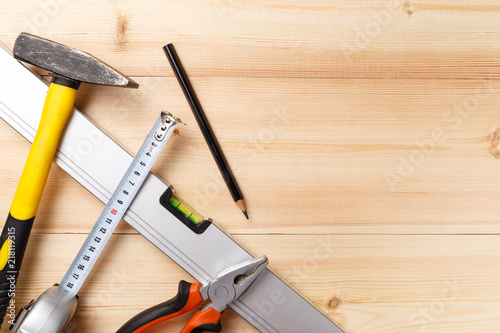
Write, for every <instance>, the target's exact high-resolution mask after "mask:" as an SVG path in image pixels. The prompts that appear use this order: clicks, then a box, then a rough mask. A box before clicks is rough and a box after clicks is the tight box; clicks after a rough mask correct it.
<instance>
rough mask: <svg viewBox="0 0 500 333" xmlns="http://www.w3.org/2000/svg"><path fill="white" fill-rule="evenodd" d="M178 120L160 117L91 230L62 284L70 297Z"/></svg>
mask: <svg viewBox="0 0 500 333" xmlns="http://www.w3.org/2000/svg"><path fill="white" fill-rule="evenodd" d="M178 123H182V121H181V120H180V119H178V118H176V117H174V116H173V115H171V114H170V113H168V112H162V113H161V115H160V116H159V117H158V120H157V121H156V123H155V125H154V126H153V128H152V129H151V132H149V134H148V137H147V138H146V140H145V141H144V143H143V144H142V147H141V148H140V149H139V152H138V153H137V155H136V156H135V158H134V160H133V161H132V163H131V164H130V166H129V168H128V170H127V172H126V173H125V175H124V176H123V178H122V180H121V181H120V184H119V185H118V187H117V188H116V189H115V192H114V193H113V195H112V196H111V199H110V200H109V202H108V204H107V205H106V207H105V208H104V210H103V211H102V213H101V215H100V216H99V218H98V219H97V222H96V223H95V225H94V227H93V228H92V230H91V231H90V233H89V235H88V237H87V239H86V240H85V243H84V244H83V246H82V247H81V249H80V252H78V255H77V256H76V258H75V259H74V260H73V263H72V264H71V266H70V268H69V269H68V271H67V272H66V274H65V275H64V278H63V279H62V281H61V283H60V284H59V289H62V290H63V291H64V292H66V293H67V294H68V295H69V296H76V294H77V293H78V291H79V290H80V288H81V287H82V285H83V282H84V281H85V279H86V278H87V276H88V275H89V273H90V271H91V270H92V267H93V266H94V264H95V262H96V261H97V258H99V255H100V254H101V252H102V250H103V249H104V246H105V245H106V243H107V242H108V240H109V238H110V237H111V234H112V233H113V231H114V230H115V228H116V226H117V225H118V223H119V222H120V220H121V219H122V218H123V216H124V215H125V212H126V211H127V209H128V207H129V206H130V204H131V202H132V200H133V199H134V197H135V195H136V194H137V192H138V191H139V188H140V187H141V185H142V183H143V182H144V180H145V179H146V177H147V175H148V174H149V172H150V170H151V168H152V167H153V164H154V162H155V161H156V158H157V157H158V155H159V154H160V152H161V150H162V149H163V147H164V146H165V144H166V143H167V141H168V139H169V138H170V135H171V134H172V132H173V131H174V128H175V126H176V125H177V124H178Z"/></svg>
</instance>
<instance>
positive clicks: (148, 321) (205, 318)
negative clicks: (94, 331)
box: [116, 281, 222, 333]
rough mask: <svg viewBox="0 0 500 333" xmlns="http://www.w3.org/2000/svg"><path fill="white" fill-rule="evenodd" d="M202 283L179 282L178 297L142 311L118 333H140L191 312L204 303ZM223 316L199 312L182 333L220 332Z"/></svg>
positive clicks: (206, 311)
mask: <svg viewBox="0 0 500 333" xmlns="http://www.w3.org/2000/svg"><path fill="white" fill-rule="evenodd" d="M202 286H203V285H202V284H201V283H194V284H191V283H189V282H186V281H181V282H179V290H178V292H177V295H176V296H174V297H173V298H172V299H170V300H168V301H166V302H163V303H160V304H158V305H155V306H153V307H151V308H149V309H147V310H144V311H142V312H141V313H139V314H138V315H136V316H135V317H133V318H132V319H130V320H129V321H127V322H126V323H125V324H124V325H123V326H122V327H121V328H120V329H119V330H118V331H117V332H116V333H140V332H144V331H145V330H147V329H148V328H151V327H153V326H155V325H156V324H159V323H161V322H163V321H165V320H168V319H172V318H175V317H178V316H180V315H183V314H185V313H186V312H189V311H191V310H192V309H194V308H195V307H197V306H198V305H199V304H200V303H201V302H203V296H202V294H201V292H200V289H201V288H202ZM221 316H222V314H221V313H219V312H217V311H216V310H215V309H213V308H208V309H206V310H205V311H203V312H201V311H200V310H198V311H197V312H196V314H195V315H194V316H193V317H192V318H191V320H190V321H189V322H188V323H187V324H186V325H185V326H184V328H183V329H182V330H181V332H180V333H202V332H220V331H222V326H221V324H220V318H221Z"/></svg>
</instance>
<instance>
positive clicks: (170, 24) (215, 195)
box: [0, 0, 500, 333]
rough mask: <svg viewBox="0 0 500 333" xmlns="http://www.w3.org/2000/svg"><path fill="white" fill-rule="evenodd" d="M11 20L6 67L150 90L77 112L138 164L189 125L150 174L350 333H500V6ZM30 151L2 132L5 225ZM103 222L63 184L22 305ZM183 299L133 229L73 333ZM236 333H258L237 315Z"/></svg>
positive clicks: (50, 195)
mask: <svg viewBox="0 0 500 333" xmlns="http://www.w3.org/2000/svg"><path fill="white" fill-rule="evenodd" d="M0 8H1V10H0V43H1V44H2V45H4V46H5V47H7V48H11V47H12V45H13V43H14V40H15V38H16V36H17V34H18V33H19V32H21V31H22V30H27V31H29V32H33V33H37V34H40V35H42V36H44V37H47V38H51V39H54V40H57V41H60V42H62V43H65V44H68V45H70V46H73V47H77V48H80V49H82V50H85V51H87V52H90V53H92V54H93V55H95V56H96V57H98V58H100V59H102V60H104V61H106V62H107V63H109V64H111V65H113V66H115V67H117V68H119V69H120V70H121V71H122V72H124V73H126V74H128V75H131V76H133V78H134V79H135V80H136V81H138V82H139V83H140V85H141V87H140V89H139V90H137V91H132V90H124V89H116V88H109V87H96V86H89V85H83V86H82V89H81V91H80V93H79V95H78V98H77V102H76V105H77V107H78V108H79V109H80V110H81V111H82V112H83V113H84V114H86V115H87V116H88V117H90V118H91V119H92V120H93V121H94V122H95V123H96V124H98V125H99V126H100V127H101V128H103V129H104V130H106V131H107V132H108V133H110V134H111V136H112V137H113V138H115V139H116V140H117V141H118V142H119V143H120V144H122V145H123V146H124V147H126V149H128V150H129V151H130V152H131V153H135V152H136V151H137V149H138V148H139V146H140V145H141V143H142V140H143V138H144V136H145V135H146V133H147V132H148V131H149V129H150V126H151V124H152V122H153V121H154V120H155V119H156V116H157V113H158V111H159V110H161V109H166V110H169V111H170V112H173V113H174V114H176V115H177V116H179V117H180V118H181V119H183V120H184V121H185V122H186V123H187V124H188V125H187V126H185V127H182V128H179V131H176V133H175V135H174V137H173V139H172V141H171V142H170V143H169V145H168V147H166V149H165V151H164V152H163V153H162V155H161V156H160V159H159V161H158V162H157V163H156V165H155V167H154V171H155V173H156V174H157V175H159V176H160V177H162V178H164V179H165V180H167V182H168V183H170V184H172V185H174V186H175V188H176V190H177V192H178V193H179V194H180V195H181V196H182V197H183V198H184V199H186V200H187V201H188V202H190V203H191V204H193V205H194V206H195V207H196V208H197V209H198V210H200V211H201V212H202V213H204V214H205V215H206V216H210V217H212V218H213V219H214V220H215V222H216V223H217V224H218V225H219V226H221V227H222V228H224V229H225V230H226V231H227V232H229V233H230V234H231V235H233V237H234V238H235V239H236V240H237V241H239V242H241V243H242V244H243V245H244V246H246V247H247V248H248V249H249V250H251V251H252V252H253V253H256V254H266V255H268V256H269V258H270V261H271V268H272V269H273V270H274V271H275V272H276V273H277V274H279V275H280V276H282V277H284V278H285V279H286V280H287V281H289V282H290V284H291V285H292V286H293V287H295V288H296V289H297V290H298V291H299V292H301V293H302V294H304V295H305V296H306V297H308V298H309V299H310V300H311V301H312V302H313V303H314V304H315V305H317V306H318V307H319V308H320V309H321V310H322V311H324V312H325V313H326V314H327V315H329V316H330V317H331V318H332V319H333V320H334V321H336V322H337V323H339V324H340V325H342V327H343V328H345V330H346V331H347V332H353V333H364V332H437V333H438V332H450V331H453V332H471V331H474V332H497V331H498V327H499V325H500V316H499V315H498V313H499V310H500V289H499V288H498V280H499V278H500V276H499V275H500V270H499V269H498V268H497V266H498V260H499V256H500V246H499V245H497V244H500V225H499V224H498V216H500V206H499V205H498V203H497V200H496V199H497V194H498V192H499V191H500V182H498V179H500V148H499V144H500V115H499V113H498V110H499V106H500V83H499V78H500V76H499V69H500V61H499V58H498V56H497V54H498V51H499V50H500V20H499V15H500V7H499V5H498V1H493V0H478V1H474V2H472V1H469V0H457V1H444V0H443V1H434V0H429V1H423V0H408V1H406V0H405V1H403V0H367V1H352V0H342V1H341V0H331V1H326V0H324V1H305V0H304V1H299V0H292V1H286V2H284V1H270V0H265V1H243V0H201V1H197V2H190V3H186V2H182V1H175V0H168V1H153V0H146V1H140V2H139V1H131V0H126V1H97V0H90V1H72V2H68V1H65V0H38V1H16V2H11V1H7V0H0ZM169 42H172V43H174V45H175V47H176V50H177V51H178V53H179V56H180V57H181V59H182V61H183V64H184V67H185V68H186V70H187V72H188V75H189V76H190V78H191V81H192V83H193V86H194V88H195V90H196V92H197V94H198V95H199V99H200V101H201V103H202V105H203V107H204V109H205V111H206V113H207V116H208V118H209V120H210V122H211V124H212V127H213V129H214V131H215V133H216V135H217V137H218V139H219V141H220V144H221V146H222V148H223V150H224V152H225V155H226V157H227V159H228V160H229V161H230V162H231V164H232V165H233V171H234V173H235V176H236V178H237V180H238V183H239V184H240V187H241V188H242V191H243V193H244V195H245V199H246V201H247V204H248V211H249V214H250V217H251V220H250V222H246V220H245V219H244V217H243V216H242V214H241V212H240V211H239V210H238V208H237V207H235V206H234V205H233V204H232V201H231V197H230V195H229V193H228V191H227V189H226V188H225V186H224V183H223V180H222V178H221V176H220V174H219V172H218V170H217V167H216V165H215V163H214V162H213V159H212V157H211V155H210V152H209V150H208V147H207V146H206V144H205V142H204V140H203V137H202V135H201V133H200V131H199V129H198V128H197V126H196V122H195V120H194V118H193V116H192V114H191V111H190V110H189V106H188V104H187V103H186V101H185V98H184V96H183V94H182V91H181V90H180V88H179V86H178V84H177V82H176V80H175V77H174V75H173V73H172V71H171V70H170V67H169V65H168V61H167V60H166V58H165V56H164V54H163V51H162V49H161V47H162V46H163V45H164V44H166V43H169ZM35 70H36V71H37V72H38V73H40V74H42V75H45V74H47V73H46V72H44V71H40V70H38V69H35ZM0 75H1V74H0ZM0 78H1V79H8V78H3V77H1V76H0ZM29 148H30V145H29V144H28V143H27V142H26V141H25V140H24V139H22V138H21V137H20V136H19V134H18V133H16V132H15V131H14V130H13V129H11V128H10V127H9V126H8V125H7V124H6V123H5V122H3V121H2V122H0V157H1V161H2V162H1V163H0V188H1V189H2V191H0V212H5V214H7V212H8V209H9V206H10V203H11V200H12V197H13V195H14V192H15V188H16V186H17V181H18V179H19V176H20V174H21V170H22V167H23V165H24V162H25V158H26V156H27V154H28V150H29ZM75 202H77V203H78V204H77V205H75ZM68 207H71V208H72V214H71V218H70V219H68V216H67V214H66V213H65V212H66V210H67V208H68ZM102 208H103V204H102V203H100V202H99V201H98V200H97V199H96V198H94V197H93V196H92V195H91V194H90V193H88V192H87V191H86V190H85V189H83V188H82V187H81V186H80V185H79V184H77V183H76V182H75V181H74V180H72V179H71V178H70V177H69V176H68V175H66V174H65V173H64V172H63V171H62V170H61V169H60V168H59V167H57V166H55V165H54V167H53V170H52V172H51V175H50V177H49V181H48V184H47V188H46V191H45V194H44V199H43V202H42V205H41V206H40V210H39V213H38V215H37V221H36V223H35V226H34V231H33V232H34V236H33V237H32V239H31V241H30V247H29V249H28V253H27V256H26V259H25V260H26V262H25V264H24V266H23V267H24V268H23V272H22V275H21V279H20V284H19V286H18V290H19V292H18V294H17V297H16V304H17V305H19V306H21V305H25V304H26V303H27V302H28V301H29V300H30V299H32V298H34V297H36V296H38V295H39V294H40V293H41V292H42V291H43V290H45V289H46V288H47V287H49V286H51V285H52V284H53V283H56V282H58V281H59V280H60V278H61V277H62V275H63V273H64V271H65V269H66V268H67V267H68V265H69V263H70V262H71V260H72V257H73V256H74V254H76V252H77V250H78V247H79V246H80V244H81V242H82V241H83V239H84V237H85V233H86V232H88V230H90V228H91V226H92V225H93V223H94V222H95V219H96V218H97V216H98V215H99V213H100V211H101V209H102ZM61 249H62V250H61ZM145 258H147V259H148V260H146V259H145ZM153 263H154V264H153ZM180 279H188V280H191V278H190V277H189V276H187V274H186V273H185V272H184V271H183V270H182V269H181V268H179V267H178V266H176V265H175V264H174V263H173V262H171V261H170V259H168V258H167V257H166V256H164V255H163V254H162V253H160V252H159V251H158V250H157V249H156V248H154V247H153V246H152V245H150V244H149V243H148V242H147V241H146V240H144V239H143V238H142V237H141V236H140V235H138V234H137V233H136V232H135V231H134V230H133V229H132V228H131V227H129V226H128V225H126V224H125V223H122V224H120V226H119V227H118V229H117V231H116V234H115V235H114V236H113V238H112V241H111V243H110V244H109V246H108V247H107V248H106V252H105V254H104V256H103V258H102V259H101V260H100V262H99V263H98V265H97V266H96V268H95V271H94V272H93V273H92V275H91V277H90V278H89V281H88V283H87V284H86V285H85V287H84V289H83V290H82V292H81V303H80V307H79V310H78V313H77V316H76V318H75V320H74V323H73V324H72V327H71V328H70V330H69V331H70V332H71V333H79V332H112V331H114V330H116V329H117V328H118V327H119V326H120V324H122V323H123V322H124V321H126V320H127V319H128V318H129V317H130V316H132V315H133V314H135V313H137V312H138V311H140V310H141V309H143V308H145V307H148V306H150V305H152V304H155V303H158V302H161V301H164V300H165V299H167V298H169V297H170V296H171V295H173V293H174V292H175V290H176V288H177V287H176V285H177V283H178V281H179V280H180ZM107 281H111V283H110V282H107ZM184 322H185V318H181V319H177V320H175V321H173V322H171V323H170V324H167V325H163V326H161V327H158V328H155V329H153V330H152V332H178V331H179V330H180V328H181V326H182V324H183V323H184ZM7 326H8V325H4V326H3V327H4V328H3V331H5V332H7V330H6V327H7ZM223 326H224V328H225V331H226V332H238V333H247V332H248V333H249V332H255V330H254V329H253V328H252V327H250V326H249V325H248V324H247V323H246V322H244V321H243V320H242V319H241V318H239V317H238V316H237V315H236V314H235V313H234V312H232V311H230V310H229V311H227V313H226V314H225V316H224V318H223ZM283 333H289V332H283Z"/></svg>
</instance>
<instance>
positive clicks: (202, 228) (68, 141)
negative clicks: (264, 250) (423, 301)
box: [0, 48, 342, 333]
mask: <svg viewBox="0 0 500 333" xmlns="http://www.w3.org/2000/svg"><path fill="white" fill-rule="evenodd" d="M0 72H1V73H2V75H3V76H2V77H4V78H6V79H4V80H0V117H1V118H3V119H4V120H5V121H6V122H7V123H8V124H10V125H11V126H12V127H13V128H14V129H16V130H17V131H18V132H19V133H20V134H21V135H23V136H24V137H25V138H26V139H28V140H30V141H32V140H33V137H34V134H35V132H36V128H37V124H38V119H39V118H40V111H39V108H37V107H36V106H37V105H38V104H39V103H41V101H43V98H44V94H45V92H46V90H47V86H46V85H45V84H44V83H43V82H42V81H41V80H39V79H38V78H37V77H36V76H35V75H34V74H33V73H32V72H30V71H29V70H28V69H27V68H26V67H24V66H22V65H21V64H19V63H18V62H17V61H15V59H13V58H12V56H11V55H10V54H9V53H8V52H7V51H5V50H3V49H2V48H0ZM26 94H29V96H30V98H26V97H25V96H26ZM82 142H88V145H90V146H91V147H92V148H93V149H92V153H91V154H79V151H78V149H77V148H78V146H79V144H81V143H82ZM55 161H56V163H57V164H59V166H61V168H62V169H63V170H65V171H66V172H67V173H68V174H69V175H70V176H71V177H73V178H74V179H76V180H77V181H78V182H79V183H81V184H82V185H83V186H84V187H85V188H87V189H88V190H89V191H90V192H91V193H93V194H94V195H95V196H96V197H97V198H99V199H100V200H101V201H103V202H107V201H108V200H109V198H110V197H111V193H112V192H113V190H114V189H115V188H116V186H117V185H118V184H119V182H120V178H119V176H117V175H116V174H117V173H118V172H121V174H123V173H125V170H126V168H127V166H128V165H129V164H130V162H131V161H132V157H131V156H130V154H128V153H127V152H126V151H125V150H124V149H123V148H121V147H120V146H119V145H118V144H117V143H116V142H114V141H113V140H112V139H111V138H110V137H109V136H107V135H106V134H105V133H104V132H103V131H102V130H100V129H99V128H98V127H97V126H96V125H94V124H92V122H90V121H89V120H88V119H86V118H85V117H84V116H83V115H82V114H81V113H80V112H78V111H77V110H75V111H74V112H73V115H72V117H71V118H70V119H69V122H68V125H67V128H66V133H65V134H64V135H63V138H62V141H61V144H60V145H59V151H58V153H57V155H56V160H55ZM169 191H171V189H170V187H169V186H168V185H167V184H166V183H165V182H164V181H163V180H161V179H159V178H158V177H156V176H155V175H154V174H151V175H150V176H149V177H148V178H147V179H146V180H145V181H144V184H143V186H142V190H141V191H140V192H139V193H138V194H137V196H136V197H135V199H134V201H133V202H132V204H131V205H130V208H129V210H128V211H127V213H126V214H125V216H124V220H125V221H127V223H129V224H130V225H131V226H132V227H134V228H135V229H136V230H137V231H138V232H139V233H141V234H142V235H143V236H144V237H145V238H146V239H148V240H149V241H150V242H151V243H153V244H154V245H155V246H156V247H157V248H158V249H160V250H161V251H162V252H163V253H165V254H166V255H168V256H169V257H170V258H171V259H172V260H173V261H175V262H176V263H177V264H178V265H179V266H181V267H182V268H183V269H184V270H186V271H187V272H188V273H189V274H190V275H192V276H193V278H195V279H196V280H198V281H199V282H200V283H202V284H203V283H208V282H209V281H211V280H213V279H214V278H216V276H217V274H218V273H219V272H220V271H221V269H223V268H225V267H230V266H233V265H237V264H239V263H241V262H245V261H249V260H252V258H254V256H253V255H252V254H251V253H249V252H248V251H247V250H245V249H244V248H243V247H242V246H241V245H239V244H238V243H237V241H235V240H233V239H232V238H231V236H229V235H228V234H226V233H225V232H224V231H223V230H222V229H220V228H219V227H218V226H217V225H215V224H214V223H210V221H206V220H205V221H203V222H202V223H200V224H198V225H194V224H193V223H191V222H189V225H191V227H190V226H189V225H188V224H186V223H187V222H186V223H185V221H183V220H182V219H180V218H179V217H178V216H177V215H175V213H174V212H173V211H177V210H176V209H175V208H173V207H172V205H170V204H168V199H169V198H170V197H169V194H168V192H169ZM165 200H167V201H166V204H165ZM179 214H180V213H179ZM229 306H230V307H231V308H232V309H234V310H235V311H236V312H237V313H238V314H239V315H241V316H242V317H243V318H244V319H245V320H247V321H248V322H249V323H250V324H252V325H253V326H254V327H255V328H257V329H258V330H259V331H261V332H266V333H267V332H269V333H279V332H281V333H284V332H286V333H289V332H292V333H293V332H314V333H340V332H342V330H341V329H340V328H339V327H338V326H337V325H335V323H333V322H332V321H331V319H330V318H329V317H327V316H326V315H325V314H324V313H322V312H321V310H319V309H317V308H316V307H315V306H314V305H312V304H311V303H309V302H308V301H307V300H306V299H305V298H304V297H302V296H301V295H300V294H299V293H298V292H297V291H295V290H294V289H293V288H291V287H290V286H289V285H287V283H286V282H284V281H283V280H281V279H280V278H279V277H278V276H276V275H275V274H274V273H272V272H271V271H270V270H269V269H266V270H264V272H263V273H262V274H261V276H260V277H259V279H258V281H255V283H254V284H253V285H252V287H251V290H249V291H248V292H247V293H245V294H244V295H243V296H242V297H240V298H239V299H238V300H237V301H235V302H233V303H231V304H229Z"/></svg>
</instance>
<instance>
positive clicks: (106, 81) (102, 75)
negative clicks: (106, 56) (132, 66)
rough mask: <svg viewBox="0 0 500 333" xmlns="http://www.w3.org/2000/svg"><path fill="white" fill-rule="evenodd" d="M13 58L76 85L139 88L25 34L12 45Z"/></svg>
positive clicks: (90, 60)
mask: <svg viewBox="0 0 500 333" xmlns="http://www.w3.org/2000/svg"><path fill="white" fill-rule="evenodd" d="M13 53H14V57H15V58H16V59H18V60H20V61H23V62H26V63H28V64H32V65H34V66H37V67H40V68H43V69H45V70H47V71H50V72H52V73H54V75H59V76H63V77H65V78H68V79H71V80H75V81H78V82H86V83H94V84H103V85H109V86H122V87H129V88H137V87H139V85H138V84H137V83H136V82H134V81H133V80H132V79H130V78H128V77H127V76H125V75H123V74H122V73H120V72H119V71H117V70H116V69H113V68H112V67H110V66H108V65H106V64H105V63H103V62H102V61H100V60H98V59H96V58H94V57H93V56H92V55H90V54H88V53H85V52H82V51H79V50H76V49H73V48H71V47H68V46H65V45H62V44H59V43H56V42H53V41H51V40H48V39H45V38H41V37H38V36H35V35H32V34H28V33H25V32H23V33H21V34H20V35H19V37H17V39H16V42H15V44H14V52H13Z"/></svg>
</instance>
